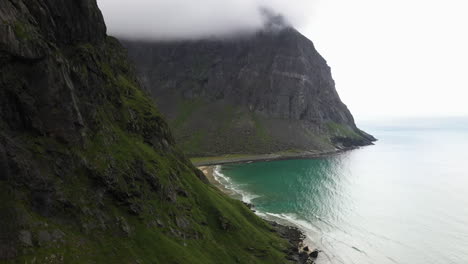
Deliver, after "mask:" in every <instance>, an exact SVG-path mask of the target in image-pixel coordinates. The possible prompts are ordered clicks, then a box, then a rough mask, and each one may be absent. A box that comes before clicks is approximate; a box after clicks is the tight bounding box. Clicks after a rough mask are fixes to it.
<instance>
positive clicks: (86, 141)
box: [0, 0, 291, 263]
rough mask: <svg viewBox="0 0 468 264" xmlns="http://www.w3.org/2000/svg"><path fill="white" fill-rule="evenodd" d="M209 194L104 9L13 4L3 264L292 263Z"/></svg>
mask: <svg viewBox="0 0 468 264" xmlns="http://www.w3.org/2000/svg"><path fill="white" fill-rule="evenodd" d="M290 246H291V244H289V242H287V241H286V240H284V239H282V238H280V237H279V236H278V235H277V234H276V233H274V232H272V227H271V226H270V225H268V224H267V223H265V222H264V221H263V220H261V219H259V218H258V217H257V216H255V215H254V214H253V213H252V212H251V211H250V210H249V209H248V208H247V207H246V206H245V205H243V204H242V203H241V202H239V201H235V200H232V199H230V198H227V197H226V196H224V195H223V194H221V193H220V192H219V191H217V190H216V189H215V188H214V187H212V186H210V185H209V184H207V181H206V178H205V177H204V176H203V174H202V173H201V172H200V171H198V170H196V169H195V168H194V167H193V166H192V165H191V163H190V162H189V161H188V160H187V159H186V158H185V157H184V156H183V154H181V152H180V151H179V150H178V149H177V147H176V146H175V144H174V139H173V137H172V136H171V133H170V131H169V128H168V126H167V124H166V122H165V121H164V120H163V118H162V117H161V115H160V113H159V112H158V111H157V109H156V108H155V106H154V105H153V103H152V100H151V99H150V98H149V97H148V96H147V94H146V93H145V92H144V91H143V90H141V89H140V87H139V85H138V82H137V80H136V78H135V76H134V74H133V70H132V68H131V67H130V66H129V64H128V63H127V59H126V52H125V50H124V49H122V47H121V46H120V44H119V42H118V41H117V40H115V39H113V38H111V37H108V36H107V35H106V27H105V24H104V21H103V18H102V15H101V13H100V11H99V9H98V8H97V5H96V2H95V0H74V1H71V0H69V1H62V0H2V1H0V262H2V263H3V262H6V263H284V262H285V261H286V260H285V258H284V257H285V255H286V253H285V252H287V250H288V249H289V248H290Z"/></svg>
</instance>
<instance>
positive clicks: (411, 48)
mask: <svg viewBox="0 0 468 264" xmlns="http://www.w3.org/2000/svg"><path fill="white" fill-rule="evenodd" d="M467 2H468V1H466V0H444V1H442V0H437V1H435V0H392V1H389V0H352V1H350V0H310V1H308V0H270V1H268V0H197V1H195V0H153V1H150V0H132V1H128V0H98V3H99V5H100V7H101V9H102V11H103V13H104V16H105V19H106V22H107V24H108V28H109V33H110V34H114V35H123V34H124V35H127V36H134V37H146V38H148V37H150V38H156V39H162V38H164V39H171V38H197V37H200V36H210V35H223V34H226V33H231V32H238V31H245V30H255V29H257V28H259V27H261V25H262V23H263V22H262V17H261V16H260V14H259V12H258V8H259V7H262V6H268V7H270V8H272V9H275V10H277V11H280V12H282V13H284V14H285V15H286V16H287V17H288V19H289V20H290V21H291V22H292V23H293V24H294V25H295V26H296V27H297V28H298V29H299V30H300V31H301V32H302V33H303V34H304V35H306V36H307V37H309V38H310V39H311V40H312V41H313V42H314V43H315V45H316V47H317V49H318V50H319V52H320V53H321V54H322V55H323V56H324V57H325V59H326V60H327V61H328V63H329V65H330V66H331V68H332V72H333V77H334V79H335V80H336V84H337V89H338V92H339V94H340V96H341V98H342V100H343V101H344V102H345V103H346V104H347V105H348V107H349V108H350V110H351V111H352V112H353V114H354V116H355V117H356V119H357V120H363V119H367V118H373V117H383V116H431V115H437V116H448V115H468V102H467V101H468V34H467V26H468V15H467V14H468V5H467V4H468V3H467Z"/></svg>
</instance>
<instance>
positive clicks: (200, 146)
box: [123, 26, 375, 156]
mask: <svg viewBox="0 0 468 264" xmlns="http://www.w3.org/2000/svg"><path fill="white" fill-rule="evenodd" d="M123 44H124V46H125V47H126V48H127V49H128V51H129V55H130V58H131V60H133V61H134V62H135V64H136V67H137V71H138V75H139V78H140V79H141V81H142V83H143V84H144V86H145V88H146V89H148V90H149V91H150V93H151V94H152V96H153V98H154V100H155V101H156V103H157V105H158V106H159V108H160V109H161V111H162V113H164V114H165V115H166V116H167V117H168V119H169V124H170V126H171V128H172V129H173V130H174V133H175V137H176V139H177V141H178V142H179V143H180V144H181V146H182V148H183V149H184V150H185V151H186V152H188V153H189V155H191V156H210V155H213V156H215V155H220V154H235V153H244V154H266V153H274V152H281V151H311V152H328V151H333V150H335V149H343V148H349V147H355V146H364V145H369V144H372V141H374V140H375V139H374V138H373V137H372V136H370V135H368V134H366V133H365V132H363V131H361V130H360V129H358V128H357V127H356V124H355V122H354V118H353V116H352V115H351V113H350V111H349V110H348V108H347V107H346V105H345V104H343V102H342V101H341V99H340V97H339V96H338V93H337V92H336V89H335V82H334V81H333V79H332V75H331V71H330V67H329V66H328V65H327V62H326V61H325V60H324V59H323V58H322V56H321V55H320V54H319V53H318V52H317V51H316V49H315V47H314V45H313V43H312V42H311V41H310V40H309V39H307V38H306V37H304V36H303V35H301V34H300V33H299V32H298V31H297V30H295V29H294V28H292V27H289V26H281V27H279V26H275V27H272V26H270V27H267V28H266V29H265V30H262V31H260V32H258V33H256V34H255V35H252V36H239V37H233V38H230V39H225V40H219V39H208V40H198V41H173V42H150V41H131V40H124V41H123Z"/></svg>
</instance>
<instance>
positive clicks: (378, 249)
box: [217, 118, 468, 264]
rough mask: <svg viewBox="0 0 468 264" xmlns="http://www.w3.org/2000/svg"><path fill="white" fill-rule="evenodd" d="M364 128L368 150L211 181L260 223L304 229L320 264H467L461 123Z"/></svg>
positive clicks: (466, 133) (235, 171) (467, 178)
mask: <svg viewBox="0 0 468 264" xmlns="http://www.w3.org/2000/svg"><path fill="white" fill-rule="evenodd" d="M363 128H364V129H365V130H366V131H367V132H370V133H372V134H373V135H374V136H376V137H377V138H379V142H377V144H376V145H375V146H370V147H365V148H362V149H358V150H353V151H349V152H346V153H343V154H339V155H336V156H333V157H328V158H321V159H313V160H287V161H273V162H260V163H250V164H239V165H226V166H222V167H220V168H218V171H217V172H218V175H217V176H218V178H219V179H220V181H221V182H223V183H224V184H225V185H227V187H228V188H231V189H234V190H237V192H238V193H239V194H241V195H242V199H244V200H245V201H247V202H252V203H253V204H255V206H256V209H257V210H258V213H259V214H260V215H263V216H265V217H269V218H272V219H276V220H278V221H288V222H291V223H294V224H296V225H298V226H299V227H300V228H302V229H303V230H304V231H305V232H306V233H307V235H308V238H309V239H310V240H311V243H313V244H314V245H315V246H317V247H319V248H320V249H322V250H323V251H324V253H323V254H321V256H320V259H319V264H321V263H346V264H348V263H350V264H351V263H358V264H364V263H375V264H385V263H407V264H431V263H437V264H450V263H456V264H467V263H468V119H463V118H453V119H439V120H428V119H426V120H407V121H404V122H403V121H401V122H398V123H397V122H395V121H393V122H392V123H387V124H386V126H379V125H378V124H368V125H365V126H363ZM223 176H225V178H223Z"/></svg>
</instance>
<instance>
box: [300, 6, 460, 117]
mask: <svg viewBox="0 0 468 264" xmlns="http://www.w3.org/2000/svg"><path fill="white" fill-rule="evenodd" d="M313 1H315V5H314V10H311V13H312V15H311V20H310V21H309V22H308V25H306V26H303V27H302V28H301V29H300V30H301V32H302V33H304V34H305V35H306V36H308V37H309V38H310V39H311V40H312V41H313V42H314V43H315V45H316V47H317V49H318V50H319V52H320V53H321V54H322V55H323V56H324V57H325V59H326V60H327V61H328V63H329V65H330V66H331V68H332V72H333V77H334V79H335V81H336V84H337V89H338V92H339V94H340V96H341V98H342V100H343V101H344V103H345V104H347V105H348V107H349V108H350V110H351V112H352V113H353V114H354V116H355V117H356V118H357V119H358V120H362V119H367V118H375V117H383V116H434V115H436V116H450V115H468V1H467V0H444V1H434V0H313Z"/></svg>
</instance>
